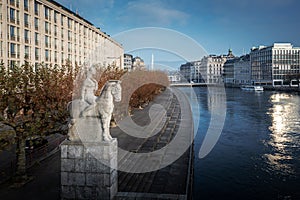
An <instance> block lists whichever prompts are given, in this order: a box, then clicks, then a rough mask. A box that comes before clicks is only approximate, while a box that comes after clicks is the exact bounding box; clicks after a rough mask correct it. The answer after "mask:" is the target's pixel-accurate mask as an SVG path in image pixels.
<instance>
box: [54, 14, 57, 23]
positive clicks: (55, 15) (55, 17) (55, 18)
mask: <svg viewBox="0 0 300 200" xmlns="http://www.w3.org/2000/svg"><path fill="white" fill-rule="evenodd" d="M53 18H54V23H57V12H56V11H54V15H53Z"/></svg>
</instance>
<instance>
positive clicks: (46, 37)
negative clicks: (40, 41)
mask: <svg viewBox="0 0 300 200" xmlns="http://www.w3.org/2000/svg"><path fill="white" fill-rule="evenodd" d="M45 46H46V47H47V48H48V47H49V48H50V47H51V46H50V43H49V36H45Z"/></svg>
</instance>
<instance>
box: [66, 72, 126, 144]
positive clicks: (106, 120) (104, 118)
mask: <svg viewBox="0 0 300 200" xmlns="http://www.w3.org/2000/svg"><path fill="white" fill-rule="evenodd" d="M94 74H95V69H94V68H93V67H91V68H90V69H89V70H88V72H87V77H86V79H85V81H84V82H83V86H82V91H81V98H80V99H76V100H73V101H72V102H70V103H69V106H68V109H69V111H70V116H71V122H70V124H69V132H68V137H69V140H71V141H79V140H80V138H79V135H78V126H84V125H85V124H87V123H88V122H89V121H92V120H95V119H97V120H96V121H97V126H100V128H99V129H95V130H99V132H98V131H97V132H95V133H93V134H100V135H98V136H99V137H96V138H101V140H102V141H110V140H112V137H111V135H110V132H109V125H110V120H111V116H112V112H113V109H114V101H116V102H119V101H121V94H122V89H121V82H120V81H118V80H110V81H108V82H107V83H106V84H105V85H104V87H103V88H102V90H101V93H100V96H99V97H96V96H95V92H96V91H97V89H98V83H97V81H96V80H95V79H94V78H93V75H94ZM79 122H80V123H79ZM93 130H94V129H93Z"/></svg>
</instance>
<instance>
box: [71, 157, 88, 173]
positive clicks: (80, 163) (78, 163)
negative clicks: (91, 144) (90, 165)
mask: <svg viewBox="0 0 300 200" xmlns="http://www.w3.org/2000/svg"><path fill="white" fill-rule="evenodd" d="M74 165H75V172H85V165H86V159H74Z"/></svg>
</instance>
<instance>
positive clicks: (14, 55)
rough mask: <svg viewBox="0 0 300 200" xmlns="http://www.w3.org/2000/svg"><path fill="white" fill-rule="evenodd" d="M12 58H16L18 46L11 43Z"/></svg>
mask: <svg viewBox="0 0 300 200" xmlns="http://www.w3.org/2000/svg"><path fill="white" fill-rule="evenodd" d="M10 57H11V58H15V57H16V44H14V43H10Z"/></svg>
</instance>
